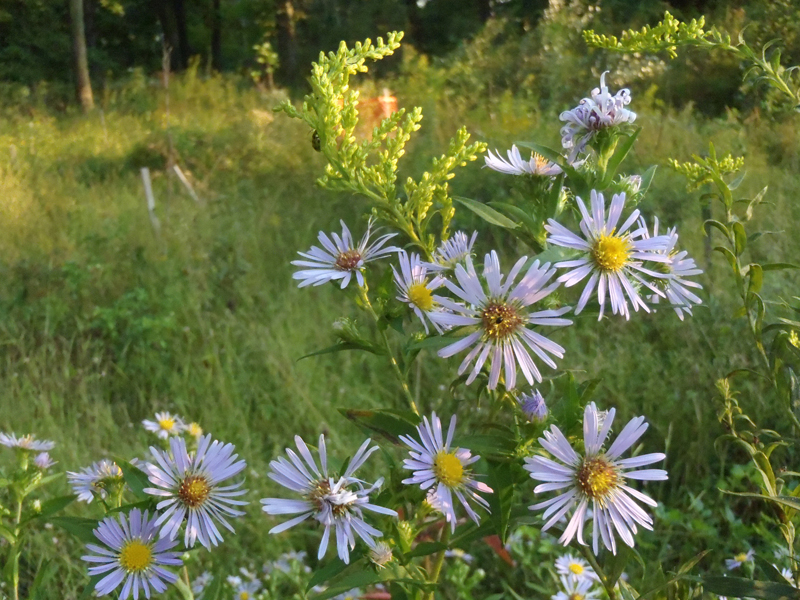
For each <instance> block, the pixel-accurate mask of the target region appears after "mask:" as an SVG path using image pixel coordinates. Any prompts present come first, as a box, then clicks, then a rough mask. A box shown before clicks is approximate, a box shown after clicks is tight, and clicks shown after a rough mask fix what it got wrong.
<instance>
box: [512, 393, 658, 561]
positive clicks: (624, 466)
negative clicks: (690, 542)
mask: <svg viewBox="0 0 800 600" xmlns="http://www.w3.org/2000/svg"><path fill="white" fill-rule="evenodd" d="M615 412H616V411H615V410H614V409H613V408H612V409H610V410H609V411H608V415H607V416H606V418H605V419H604V420H603V423H602V425H601V424H600V421H599V415H598V411H597V407H596V406H595V404H594V402H591V403H589V404H588V405H587V406H586V410H585V411H584V414H583V439H584V448H585V455H584V456H581V455H579V454H578V453H577V452H575V450H573V449H572V446H570V444H569V442H568V441H567V438H566V437H564V434H563V433H561V430H560V429H559V428H558V427H556V426H555V425H553V426H551V427H550V430H549V431H545V432H544V438H539V443H540V444H541V445H542V447H544V449H545V450H547V451H548V452H549V453H550V454H552V455H553V456H554V457H555V458H556V459H557V461H555V460H552V459H550V458H545V457H544V456H538V455H537V456H534V457H533V458H526V459H525V463H526V464H525V469H526V470H527V471H530V474H531V478H532V479H536V480H538V481H543V482H544V483H541V484H539V485H537V486H536V488H535V489H534V490H533V491H534V493H536V494H539V493H541V492H552V491H556V490H565V489H566V491H562V492H560V493H559V494H558V495H557V496H555V497H554V498H551V499H549V500H545V501H544V502H540V503H538V504H534V505H533V506H531V507H530V509H531V510H541V509H545V511H544V513H543V514H542V518H543V519H547V521H546V522H545V524H544V526H542V531H546V530H547V529H550V527H552V526H553V525H555V524H556V523H557V522H558V521H559V520H560V519H561V518H562V517H564V515H566V514H567V512H569V511H570V510H571V509H573V508H574V509H575V511H574V512H573V514H572V516H571V517H570V519H569V523H568V524H567V527H566V528H565V529H564V533H563V534H562V535H561V537H560V538H559V542H561V543H562V544H564V545H565V546H566V545H567V544H569V542H570V541H571V540H572V538H573V537H575V536H576V535H577V538H578V543H580V544H585V542H584V541H583V529H584V526H585V524H586V521H587V520H589V518H590V517H589V515H588V514H587V509H588V508H589V505H590V504H591V508H592V514H591V520H592V521H593V528H592V548H593V550H594V553H595V554H597V553H598V551H599V541H600V539H601V538H602V540H603V545H605V547H606V548H608V549H609V550H611V552H613V553H614V554H616V552H617V544H616V539H615V535H614V531H615V530H616V533H617V534H618V535H619V537H620V538H621V539H622V541H623V542H625V543H626V544H627V545H628V546H630V547H631V548H632V547H633V544H634V540H633V536H634V534H635V533H636V526H637V524H638V525H641V526H642V527H644V528H645V529H650V530H652V528H653V520H652V518H651V517H650V515H648V514H647V513H646V512H645V511H644V510H642V508H641V507H640V506H639V505H638V504H637V503H636V500H638V501H639V502H642V503H644V504H648V505H650V506H656V505H657V503H656V502H655V501H654V500H653V499H652V498H650V497H649V496H646V495H645V494H643V493H641V492H638V491H636V490H634V489H633V488H631V487H629V486H628V485H626V480H627V479H638V480H644V481H663V480H665V479H667V472H666V471H664V470H663V469H643V470H638V471H636V470H630V469H635V468H637V467H641V466H644V465H649V464H652V463H654V462H658V461H661V460H664V458H665V457H666V456H665V455H664V454H662V453H660V452H656V453H653V454H643V455H641V456H635V457H633V458H625V459H620V458H619V457H620V455H621V454H622V453H623V452H625V451H626V450H628V448H630V447H631V446H633V444H635V443H636V441H637V440H638V439H639V438H640V437H641V436H642V435H643V434H644V432H645V431H647V427H648V425H647V423H645V420H644V417H636V418H633V419H631V420H630V421H629V422H628V424H627V425H625V427H624V428H623V429H622V431H621V432H620V434H619V436H617V439H616V440H615V441H614V443H612V444H611V446H610V447H609V448H608V449H607V450H605V451H604V449H603V444H604V443H605V441H606V438H607V437H608V433H609V431H610V430H611V424H612V423H613V421H614V414H615Z"/></svg>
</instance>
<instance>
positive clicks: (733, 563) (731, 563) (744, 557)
mask: <svg viewBox="0 0 800 600" xmlns="http://www.w3.org/2000/svg"><path fill="white" fill-rule="evenodd" d="M755 556H756V553H755V551H754V550H753V549H752V548H751V549H750V550H748V551H747V552H740V553H739V554H737V555H736V556H734V557H733V558H726V559H725V568H726V569H728V571H733V570H734V569H738V568H739V567H741V566H742V565H743V564H744V563H747V562H753V561H754V560H755Z"/></svg>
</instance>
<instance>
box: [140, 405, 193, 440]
mask: <svg viewBox="0 0 800 600" xmlns="http://www.w3.org/2000/svg"><path fill="white" fill-rule="evenodd" d="M142 425H144V428H145V429H146V430H147V431H150V432H152V433H155V434H156V435H157V436H158V437H160V438H161V439H162V440H165V439H167V438H168V437H169V436H171V435H178V434H180V433H181V432H182V431H183V430H184V428H185V427H186V426H185V425H184V423H183V420H182V419H181V418H180V417H176V416H175V415H173V414H170V413H168V412H157V413H156V420H155V421H149V420H148V419H145V420H144V421H142Z"/></svg>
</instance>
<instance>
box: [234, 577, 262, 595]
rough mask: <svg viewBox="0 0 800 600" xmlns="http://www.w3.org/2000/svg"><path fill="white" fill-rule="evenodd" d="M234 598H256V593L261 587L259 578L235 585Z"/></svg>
mask: <svg viewBox="0 0 800 600" xmlns="http://www.w3.org/2000/svg"><path fill="white" fill-rule="evenodd" d="M235 588H236V589H235V592H234V594H233V600H254V599H255V595H256V594H257V593H258V591H259V590H260V589H261V582H260V581H259V580H258V579H253V580H252V581H243V582H240V583H239V585H237V586H235Z"/></svg>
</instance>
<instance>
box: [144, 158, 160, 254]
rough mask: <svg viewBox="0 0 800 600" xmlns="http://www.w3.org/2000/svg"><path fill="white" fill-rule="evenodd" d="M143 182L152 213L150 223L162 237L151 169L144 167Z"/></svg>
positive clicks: (148, 207) (148, 206) (150, 212)
mask: <svg viewBox="0 0 800 600" xmlns="http://www.w3.org/2000/svg"><path fill="white" fill-rule="evenodd" d="M142 182H143V183H144V195H145V197H146V198H147V212H148V214H149V215H150V223H151V225H152V226H153V231H155V234H156V238H158V239H159V240H160V239H161V223H160V222H159V221H158V217H157V216H156V199H155V196H153V184H152V182H151V181H150V169H148V168H147V167H142Z"/></svg>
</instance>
